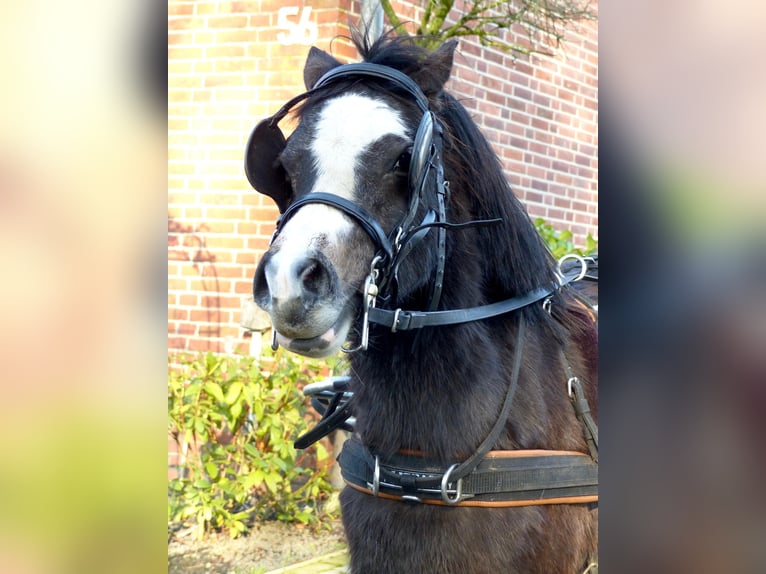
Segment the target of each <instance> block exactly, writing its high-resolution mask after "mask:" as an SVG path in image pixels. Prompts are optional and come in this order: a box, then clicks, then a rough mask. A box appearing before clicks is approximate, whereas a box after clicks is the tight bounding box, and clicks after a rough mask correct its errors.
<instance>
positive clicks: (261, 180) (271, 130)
mask: <svg viewBox="0 0 766 574" xmlns="http://www.w3.org/2000/svg"><path fill="white" fill-rule="evenodd" d="M285 145H286V140H285V136H284V135H283V134H282V132H281V130H280V129H279V128H278V127H276V126H274V127H272V126H271V118H266V119H265V120H262V121H261V122H260V123H259V124H258V125H257V126H255V129H254V130H253V132H252V133H251V134H250V138H249V139H248V141H247V146H246V147H245V175H246V176H247V180H248V181H249V182H250V185H252V186H253V187H254V188H255V190H256V191H258V192H259V193H262V194H264V195H268V196H269V197H270V198H271V199H273V200H274V202H275V203H276V204H277V207H278V208H279V212H280V213H283V212H284V211H285V209H287V206H288V205H289V203H290V198H291V197H292V193H293V190H292V186H291V185H290V181H289V179H288V177H287V172H286V171H285V168H284V167H283V166H282V164H281V163H280V161H279V155H280V154H281V153H282V150H284V149H285Z"/></svg>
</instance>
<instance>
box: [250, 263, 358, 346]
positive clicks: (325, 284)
mask: <svg viewBox="0 0 766 574" xmlns="http://www.w3.org/2000/svg"><path fill="white" fill-rule="evenodd" d="M253 297H254V299H255V302H256V303H257V304H258V306H259V307H261V308H262V309H264V310H265V311H267V312H268V313H269V316H270V317H271V322H272V326H273V328H274V330H275V339H276V342H277V343H279V344H280V345H282V346H283V347H285V348H286V349H288V350H290V351H293V352H295V353H298V354H301V355H305V356H308V357H315V358H319V357H326V356H328V355H331V354H333V353H335V352H336V351H337V350H338V349H339V348H340V347H341V345H342V344H343V342H344V341H345V340H346V336H347V335H348V331H349V329H350V327H351V322H352V317H353V313H352V312H351V311H350V310H349V308H348V305H346V302H345V300H344V299H345V298H344V295H343V293H342V290H341V289H340V280H339V278H338V275H337V273H336V272H335V269H334V267H333V266H332V264H331V263H330V262H329V261H328V260H327V258H326V257H325V256H324V255H323V254H322V253H320V252H318V251H315V252H311V253H308V254H306V255H303V256H301V257H297V258H296V257H286V256H282V255H281V254H280V252H279V251H277V252H273V251H269V252H267V253H266V254H265V255H264V256H263V258H262V259H261V261H260V263H259V264H258V267H257V269H256V271H255V277H254V279H253Z"/></svg>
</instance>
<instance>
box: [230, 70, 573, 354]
mask: <svg viewBox="0 0 766 574" xmlns="http://www.w3.org/2000/svg"><path fill="white" fill-rule="evenodd" d="M361 78H364V79H373V80H378V81H383V82H387V83H388V84H389V86H390V87H391V88H392V89H394V90H398V91H400V92H403V93H405V94H406V95H408V96H409V97H410V98H411V99H412V100H414V102H415V103H416V104H417V106H418V108H419V110H420V112H421V113H422V116H421V119H420V122H419V124H418V128H417V131H416V133H415V139H414V143H413V146H412V158H411V161H410V169H409V174H408V184H409V205H408V209H407V212H406V213H405V215H404V216H403V218H402V219H401V221H400V222H399V223H398V224H397V225H395V226H394V228H393V229H392V230H391V231H390V232H388V233H386V232H385V231H384V230H383V228H382V227H381V225H380V224H379V223H378V222H377V221H376V219H375V218H374V217H373V216H372V215H370V214H369V213H368V212H367V211H366V210H365V209H364V208H362V207H361V206H359V205H357V204H356V203H354V202H352V201H349V200H348V199H346V198H343V197H340V196H338V195H335V194H332V193H326V192H312V193H308V194H306V195H304V196H302V197H300V198H298V199H296V200H295V201H293V202H292V203H289V204H288V202H287V201H286V200H285V199H284V198H281V197H274V199H275V201H276V202H277V205H278V207H279V210H280V216H279V218H278V220H277V224H276V228H275V231H274V235H273V236H272V242H273V241H274V239H275V238H276V237H277V236H278V235H279V234H280V233H281V231H282V229H283V228H284V226H285V224H286V223H287V222H288V221H289V220H290V218H291V217H292V216H293V215H295V213H297V211H298V210H299V209H300V208H301V207H303V206H305V205H308V204H312V203H314V204H315V203H319V204H324V205H329V206H331V207H334V208H335V209H338V210H340V211H342V212H343V213H345V214H346V215H348V216H349V217H351V218H352V219H353V220H354V221H355V222H356V223H357V224H358V225H359V226H360V228H361V229H362V230H364V232H365V233H366V234H367V235H368V236H369V237H370V239H371V240H372V242H373V244H374V246H375V256H374V258H373V260H372V262H371V265H370V271H369V274H368V275H367V277H366V278H365V282H364V287H363V290H362V324H361V331H360V332H361V335H360V341H359V344H358V345H357V346H356V347H355V348H344V351H346V352H355V351H363V350H366V349H367V346H368V341H369V325H370V324H371V323H372V324H377V325H382V326H384V327H387V328H389V329H390V330H391V332H394V333H395V332H397V331H407V330H414V329H421V328H423V327H433V326H444V325H455V324H459V323H467V322H471V321H478V320H481V319H487V318H490V317H495V316H498V315H502V314H506V313H509V312H511V311H514V310H517V309H520V308H523V307H526V306H527V305H531V304H533V303H536V302H538V301H543V300H545V299H546V298H549V297H551V296H552V295H553V293H554V292H555V291H556V290H557V289H558V288H560V287H561V286H563V285H564V284H565V283H566V282H568V280H567V279H566V278H565V277H562V280H560V281H559V282H558V283H552V284H550V285H547V286H543V287H540V288H538V289H535V290H533V291H530V292H529V293H526V294H523V295H520V296H518V297H514V298H511V299H507V300H504V301H500V302H497V303H492V304H489V305H483V306H479V307H472V308H468V309H456V310H447V311H437V310H436V308H437V307H438V304H439V300H440V297H441V292H442V286H443V278H444V266H445V261H446V257H445V251H446V231H447V230H448V229H453V230H454V229H461V228H465V227H475V226H484V225H492V224H497V223H501V222H502V220H501V219H487V220H476V221H470V222H467V223H450V222H448V221H447V214H446V205H447V204H448V203H449V192H450V190H449V182H448V181H445V179H444V166H443V157H442V148H443V142H442V140H443V129H442V126H441V124H440V123H439V121H438V120H437V119H436V117H435V115H434V113H433V112H432V111H431V110H430V107H429V104H428V98H427V97H426V96H425V94H424V93H423V92H422V90H421V89H420V87H418V85H417V84H416V83H415V82H414V81H413V80H412V79H411V78H409V77H408V76H407V75H405V74H404V73H402V72H400V71H399V70H396V69H394V68H390V67H388V66H383V65H380V64H372V63H368V62H363V63H357V64H346V65H342V66H338V67H336V68H333V69H331V70H330V71H328V72H327V73H325V74H324V75H323V76H322V77H321V78H319V80H318V81H317V82H316V84H315V85H314V87H313V88H312V89H311V90H309V91H307V92H304V93H303V94H300V95H298V96H296V97H295V98H293V99H291V100H290V101H288V102H287V103H286V104H285V105H284V106H282V108H280V110H279V111H278V112H277V113H276V114H274V115H273V116H271V117H270V118H266V119H265V120H262V121H261V122H260V123H259V124H258V125H257V126H256V127H255V129H254V130H253V132H252V134H251V135H250V138H249V140H248V144H247V151H246V154H245V173H246V174H247V177H248V180H249V181H250V183H251V184H252V185H253V187H255V188H256V189H257V190H259V191H260V190H261V189H262V188H267V187H268V186H269V184H270V183H271V182H269V181H264V177H266V179H268V175H269V172H268V169H264V167H263V166H262V165H260V164H259V154H258V153H256V150H257V149H262V148H267V149H268V148H270V147H272V148H273V147H275V146H277V147H279V146H284V142H285V138H284V135H283V134H282V132H281V131H280V130H279V127H278V124H279V122H280V121H281V120H282V118H284V117H285V116H286V115H287V113H288V112H289V111H290V110H291V109H292V108H293V107H294V106H295V105H296V104H297V103H299V102H300V101H302V100H304V99H307V98H309V97H310V96H312V95H314V94H316V93H318V92H320V91H321V90H323V89H324V88H326V87H328V86H330V85H332V84H334V83H336V82H338V81H340V80H348V79H352V80H353V79H361ZM264 174H266V175H265V176H264ZM264 193H267V192H264ZM271 195H272V197H273V194H271ZM429 196H430V197H431V199H433V198H435V201H433V200H432V201H431V202H430V203H432V204H433V203H435V204H436V209H435V210H434V209H427V210H426V212H425V214H424V215H423V217H422V219H421V220H420V221H419V222H418V223H417V224H416V223H415V222H416V219H417V213H418V209H419V207H420V206H421V204H424V203H425V202H427V201H428V200H429ZM434 228H435V229H436V230H437V239H436V257H435V261H436V263H435V269H434V271H433V280H432V282H431V284H432V288H431V292H430V296H429V299H428V303H427V304H426V306H425V309H424V310H418V311H410V310H404V309H401V308H397V309H393V310H391V309H383V308H379V307H377V300H378V298H383V299H384V300H386V301H388V302H389V303H391V302H393V301H395V299H396V290H397V285H398V270H399V267H400V265H401V263H402V261H403V260H404V259H405V258H406V257H407V256H408V255H409V254H410V253H411V252H412V251H413V249H414V248H415V247H416V246H417V245H418V244H419V243H420V242H422V241H423V239H425V237H426V236H427V235H428V233H429V232H430V231H431V229H434ZM275 341H276V339H275V340H274V342H273V343H272V346H275V345H276V342H275Z"/></svg>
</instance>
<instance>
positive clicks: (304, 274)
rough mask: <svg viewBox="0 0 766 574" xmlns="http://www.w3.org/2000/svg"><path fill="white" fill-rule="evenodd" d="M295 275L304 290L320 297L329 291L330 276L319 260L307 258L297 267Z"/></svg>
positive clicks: (330, 284) (330, 286) (330, 285)
mask: <svg viewBox="0 0 766 574" xmlns="http://www.w3.org/2000/svg"><path fill="white" fill-rule="evenodd" d="M297 275H298V277H299V279H300V282H301V285H302V286H303V289H304V291H305V292H307V293H311V294H312V295H316V296H320V297H321V296H325V295H328V294H329V293H330V291H331V288H332V276H331V274H330V272H329V271H328V270H327V267H326V266H325V265H323V264H322V262H321V261H318V260H316V259H307V260H306V261H304V264H303V265H302V266H300V267H299V269H298V273H297Z"/></svg>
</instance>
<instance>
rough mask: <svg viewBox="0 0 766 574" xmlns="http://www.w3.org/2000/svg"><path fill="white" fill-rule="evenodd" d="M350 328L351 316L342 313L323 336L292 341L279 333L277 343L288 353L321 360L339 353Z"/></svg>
mask: <svg viewBox="0 0 766 574" xmlns="http://www.w3.org/2000/svg"><path fill="white" fill-rule="evenodd" d="M350 328H351V316H350V315H349V314H348V313H342V314H341V316H340V318H339V319H338V321H336V323H335V324H334V325H333V326H332V327H330V328H329V329H328V330H327V331H325V332H324V333H322V334H321V335H318V336H316V337H311V338H308V339H298V338H296V339H291V338H289V337H285V336H284V335H282V334H280V333H279V331H277V333H276V341H277V343H279V344H280V345H282V346H283V347H284V348H285V349H287V350H288V351H292V352H293V353H297V354H299V355H303V356H305V357H311V358H312V359H321V358H323V357H329V356H330V355H334V354H335V353H337V352H338V350H339V349H340V348H341V346H342V345H343V343H344V342H345V341H346V336H347V335H348V332H349V329H350Z"/></svg>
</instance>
